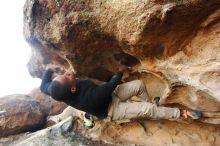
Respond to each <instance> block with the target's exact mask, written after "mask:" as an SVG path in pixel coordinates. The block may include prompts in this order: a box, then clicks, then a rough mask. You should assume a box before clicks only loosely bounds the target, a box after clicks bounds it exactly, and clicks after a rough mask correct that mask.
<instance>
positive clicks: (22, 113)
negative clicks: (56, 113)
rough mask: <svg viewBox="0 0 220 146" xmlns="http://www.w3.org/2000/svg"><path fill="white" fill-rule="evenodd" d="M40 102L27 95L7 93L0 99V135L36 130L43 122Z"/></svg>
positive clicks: (43, 115) (43, 117)
mask: <svg viewBox="0 0 220 146" xmlns="http://www.w3.org/2000/svg"><path fill="white" fill-rule="evenodd" d="M45 118H46V117H45V114H44V113H43V112H42V111H41V108H40V104H39V103H38V102H37V101H35V100H34V99H33V98H32V97H30V96H27V95H20V94H15V95H8V96H5V97H1V100H0V136H7V135H10V134H16V133H21V132H24V131H33V130H37V129H39V128H40V127H42V125H43V124H44V122H45V120H46V119H45Z"/></svg>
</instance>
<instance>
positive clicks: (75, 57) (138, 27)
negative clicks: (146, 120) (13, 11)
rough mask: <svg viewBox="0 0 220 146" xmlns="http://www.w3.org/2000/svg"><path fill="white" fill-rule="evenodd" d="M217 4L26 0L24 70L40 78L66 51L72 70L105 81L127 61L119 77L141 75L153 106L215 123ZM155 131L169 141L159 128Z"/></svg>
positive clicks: (219, 98) (218, 120) (218, 99)
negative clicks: (27, 58)
mask: <svg viewBox="0 0 220 146" xmlns="http://www.w3.org/2000/svg"><path fill="white" fill-rule="evenodd" d="M219 5H220V2H219V0H212V1H204V0H188V1H175V0H173V1H168V0H167V1H166V0H164V1H161V0H154V1H151V0H149V1H147V0H146V1H133V0H123V1H121V0H114V1H102V0H94V1H87V0H81V1H72V0H65V1H62V0H61V1H50V0H35V1H31V0H27V2H26V4H25V7H24V15H25V17H24V35H25V39H26V40H27V42H28V43H29V44H30V45H31V46H32V47H33V49H32V52H33V53H32V57H31V59H30V61H29V64H28V68H29V72H30V73H31V74H32V76H35V77H39V78H40V77H41V76H42V73H43V71H44V70H45V69H46V67H47V66H49V65H50V64H59V65H61V66H63V67H64V68H68V63H67V61H66V59H65V56H66V57H67V58H68V59H69V60H70V61H71V65H72V66H73V67H74V69H75V71H76V72H77V74H78V75H79V76H87V77H90V78H95V79H98V80H101V81H105V80H106V79H108V78H109V77H110V76H111V75H112V74H113V73H114V72H115V71H116V70H117V67H118V66H120V65H121V64H124V65H128V66H131V67H132V71H131V72H130V73H128V74H126V76H125V77H124V80H125V81H129V80H133V79H143V80H144V81H145V83H146V86H147V89H148V90H149V94H150V96H151V97H154V96H160V97H161V101H160V104H171V105H175V106H176V105H178V106H179V107H181V108H189V109H193V110H199V111H202V112H203V115H204V116H205V117H204V119H202V120H201V121H202V122H206V123H212V124H220V115H219V113H220V90H218V89H219V88H220V84H219V81H220V79H219V72H220V70H219V68H220V62H219V60H220V51H219V48H220V43H219V38H220V33H219V32H220V19H219V18H220V7H219ZM170 127H171V126H170ZM191 128H192V127H191ZM192 129H193V128H192ZM182 130H183V131H184V130H185V129H184V128H182ZM210 131H212V132H215V134H216V133H218V132H219V129H217V131H215V130H210ZM201 132H202V129H201ZM116 133H117V131H116ZM158 133H162V134H164V135H166V137H167V141H168V144H171V141H173V139H171V138H170V137H169V136H167V134H166V132H163V131H159V132H158ZM198 133H199V132H198ZM204 133H205V134H207V133H208V132H204ZM158 135H160V134H158ZM116 136H117V135H116ZM191 136H192V137H197V135H193V134H192V135H191ZM183 137H184V136H183ZM204 137H205V135H204ZM210 139H215V138H213V137H212V136H211V137H210ZM126 140H128V139H124V141H126ZM164 141H165V140H164ZM176 141H178V139H176ZM202 141H203V140H202ZM216 141H217V140H216ZM118 142H120V141H118ZM180 143H181V140H179V144H180ZM195 143H196V141H195ZM213 143H215V141H214V142H213ZM149 144H152V143H151V142H149ZM185 144H186V145H187V143H185ZM159 145H160V144H159Z"/></svg>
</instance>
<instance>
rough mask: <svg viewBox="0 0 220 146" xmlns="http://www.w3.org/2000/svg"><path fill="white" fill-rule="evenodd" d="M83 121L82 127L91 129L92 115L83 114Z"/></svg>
mask: <svg viewBox="0 0 220 146" xmlns="http://www.w3.org/2000/svg"><path fill="white" fill-rule="evenodd" d="M83 121H84V126H85V127H86V128H89V129H90V128H93V127H94V125H95V124H94V121H93V117H92V115H91V114H89V113H85V115H84V118H83Z"/></svg>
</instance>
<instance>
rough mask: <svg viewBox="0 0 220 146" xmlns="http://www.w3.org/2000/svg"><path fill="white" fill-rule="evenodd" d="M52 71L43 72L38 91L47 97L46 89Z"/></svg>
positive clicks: (50, 80)
mask: <svg viewBox="0 0 220 146" xmlns="http://www.w3.org/2000/svg"><path fill="white" fill-rule="evenodd" d="M53 73H54V71H53V70H52V69H48V70H46V71H45V72H44V74H43V77H42V81H41V85H40V90H41V91H42V92H44V93H46V94H48V95H49V93H48V91H47V88H48V86H49V85H50V83H51V82H52V76H53Z"/></svg>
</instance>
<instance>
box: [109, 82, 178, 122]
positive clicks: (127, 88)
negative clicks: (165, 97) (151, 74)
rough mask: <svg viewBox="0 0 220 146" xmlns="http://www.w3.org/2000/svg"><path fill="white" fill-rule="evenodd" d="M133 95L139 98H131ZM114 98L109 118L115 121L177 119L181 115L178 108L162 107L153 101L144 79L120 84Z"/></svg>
mask: <svg viewBox="0 0 220 146" xmlns="http://www.w3.org/2000/svg"><path fill="white" fill-rule="evenodd" d="M133 96H136V97H137V98H138V99H139V100H138V101H137V100H136V101H132V100H130V99H131V97H133ZM112 98H113V99H112V103H111V104H110V106H109V110H108V118H110V119H111V120H113V121H115V120H124V119H137V118H150V119H177V118H179V116H180V110H179V109H178V108H169V107H162V106H157V105H156V104H153V103H151V99H150V97H149V95H148V92H147V89H146V86H145V84H144V82H143V81H142V80H134V81H131V82H127V83H123V84H120V85H118V86H117V87H116V88H115V90H114V92H113V95H112Z"/></svg>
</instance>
